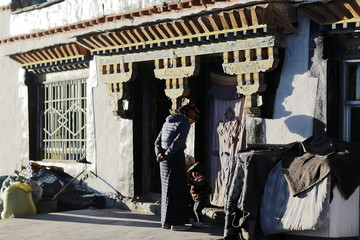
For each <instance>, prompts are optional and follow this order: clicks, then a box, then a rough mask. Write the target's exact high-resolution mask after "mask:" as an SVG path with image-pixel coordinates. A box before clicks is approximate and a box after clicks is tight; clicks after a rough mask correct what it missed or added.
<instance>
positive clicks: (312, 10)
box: [299, 0, 360, 33]
mask: <svg viewBox="0 0 360 240" xmlns="http://www.w3.org/2000/svg"><path fill="white" fill-rule="evenodd" d="M299 10H300V11H301V12H302V13H303V14H305V15H306V16H307V17H309V18H310V19H312V20H313V21H315V22H317V23H318V24H321V25H323V26H325V27H328V28H329V30H330V31H331V32H333V33H337V32H344V30H345V32H346V29H351V30H353V29H354V28H356V29H359V28H360V1H358V0H346V1H343V0H333V1H330V2H327V3H323V2H318V3H313V4H303V5H300V6H299Z"/></svg>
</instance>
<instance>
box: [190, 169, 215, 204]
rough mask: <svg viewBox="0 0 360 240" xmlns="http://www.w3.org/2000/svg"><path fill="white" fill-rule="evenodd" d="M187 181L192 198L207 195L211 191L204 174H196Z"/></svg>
mask: <svg viewBox="0 0 360 240" xmlns="http://www.w3.org/2000/svg"><path fill="white" fill-rule="evenodd" d="M189 183H190V185H191V188H190V193H191V196H192V198H193V199H194V200H195V199H198V198H201V197H207V196H208V195H209V193H211V187H210V186H209V183H208V180H207V178H206V177H205V176H204V175H198V176H197V177H196V178H194V179H190V181H189Z"/></svg>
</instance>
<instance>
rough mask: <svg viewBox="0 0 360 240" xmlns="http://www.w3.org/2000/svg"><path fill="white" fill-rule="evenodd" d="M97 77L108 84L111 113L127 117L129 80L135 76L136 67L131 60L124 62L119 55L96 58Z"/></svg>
mask: <svg viewBox="0 0 360 240" xmlns="http://www.w3.org/2000/svg"><path fill="white" fill-rule="evenodd" d="M98 66H99V72H98V76H99V79H100V80H101V81H102V82H104V83H105V84H106V85H107V86H108V91H109V96H110V98H111V100H112V101H113V103H114V104H115V107H114V109H113V114H114V115H115V116H118V117H128V116H129V115H131V114H130V111H131V109H130V108H131V98H130V94H129V87H130V86H129V82H130V81H132V80H133V79H135V77H136V67H135V65H134V64H133V63H132V62H128V63H127V62H124V61H123V59H122V57H121V56H112V57H107V58H98Z"/></svg>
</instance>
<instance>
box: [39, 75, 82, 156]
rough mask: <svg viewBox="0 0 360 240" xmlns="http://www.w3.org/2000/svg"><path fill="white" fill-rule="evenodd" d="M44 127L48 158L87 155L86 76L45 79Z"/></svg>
mask: <svg viewBox="0 0 360 240" xmlns="http://www.w3.org/2000/svg"><path fill="white" fill-rule="evenodd" d="M42 89H43V111H42V112H41V115H42V116H41V117H40V119H41V123H40V125H41V129H42V134H41V135H42V139H41V140H42V141H41V144H42V146H41V148H42V150H43V158H44V159H45V160H77V161H79V160H83V159H84V158H85V156H86V95H87V94H86V79H85V78H79V79H73V80H66V81H45V82H43V87H42Z"/></svg>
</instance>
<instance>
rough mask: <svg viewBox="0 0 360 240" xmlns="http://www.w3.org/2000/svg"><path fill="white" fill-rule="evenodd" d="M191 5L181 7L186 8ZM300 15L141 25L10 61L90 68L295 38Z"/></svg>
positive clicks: (254, 14)
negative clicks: (200, 47) (95, 59)
mask: <svg viewBox="0 0 360 240" xmlns="http://www.w3.org/2000/svg"><path fill="white" fill-rule="evenodd" d="M185 2H186V1H181V2H179V3H181V4H183V5H182V6H183V7H184V3H185ZM187 2H188V3H189V4H190V3H191V2H192V3H194V2H195V1H191V0H188V1H187ZM213 2H214V1H213ZM167 8H168V9H169V11H170V10H171V9H173V8H175V6H173V7H171V6H167ZM289 12H290V13H291V14H289ZM294 13H295V8H294V7H293V6H292V5H291V4H280V5H278V4H276V3H275V4H273V3H268V4H257V5H252V6H246V7H242V8H237V9H231V10H225V11H218V12H211V13H207V14H202V15H198V16H192V17H188V18H183V19H178V20H174V21H164V22H158V23H152V24H147V25H139V26H136V27H128V28H123V29H117V30H112V31H107V32H102V33H98V32H90V33H88V34H86V35H82V36H78V37H77V38H76V42H73V43H68V44H62V45H56V46H50V47H46V48H43V49H36V50H31V51H28V52H24V53H17V54H13V55H11V56H10V57H11V58H12V59H13V60H15V61H17V62H19V63H20V64H22V66H23V67H24V68H26V69H51V68H52V67H53V66H56V65H64V66H65V65H67V66H69V65H74V66H75V65H76V64H77V63H84V61H85V60H87V59H89V57H90V55H91V54H108V53H118V52H134V50H135V52H136V51H141V52H146V51H148V50H152V49H154V48H157V49H159V48H161V49H167V48H172V47H174V46H176V45H177V44H184V43H185V45H183V46H186V45H193V44H199V43H200V44H207V43H210V42H219V41H228V40H234V39H239V38H240V39H242V38H244V37H254V36H255V37H256V36H261V35H268V34H274V33H276V34H291V33H295V32H296V28H295V27H294V26H293V25H292V21H291V19H290V17H289V15H293V14H294ZM78 25H79V24H78ZM59 31H60V30H59ZM56 32H57V30H54V29H50V30H47V32H46V33H41V34H39V33H33V34H32V35H34V37H35V35H36V36H37V37H39V36H40V35H41V36H44V34H45V35H46V34H55V33H56ZM25 40H26V39H25Z"/></svg>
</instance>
